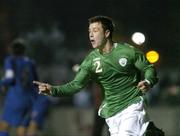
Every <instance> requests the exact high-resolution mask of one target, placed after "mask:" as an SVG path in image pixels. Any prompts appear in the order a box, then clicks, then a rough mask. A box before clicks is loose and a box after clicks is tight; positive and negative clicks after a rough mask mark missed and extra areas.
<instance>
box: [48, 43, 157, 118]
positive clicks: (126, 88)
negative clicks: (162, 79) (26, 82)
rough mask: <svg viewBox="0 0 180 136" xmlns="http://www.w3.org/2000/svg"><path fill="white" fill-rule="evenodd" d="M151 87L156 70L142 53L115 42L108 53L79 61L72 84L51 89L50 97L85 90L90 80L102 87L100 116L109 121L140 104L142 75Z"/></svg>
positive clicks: (91, 55) (155, 80)
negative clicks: (131, 106) (112, 117)
mask: <svg viewBox="0 0 180 136" xmlns="http://www.w3.org/2000/svg"><path fill="white" fill-rule="evenodd" d="M142 73H143V75H144V77H145V79H146V80H148V81H149V82H150V84H151V85H152V86H153V85H154V84H155V83H156V82H157V77H156V71H155V69H154V67H153V65H152V64H150V63H149V62H148V61H147V59H146V57H145V56H144V54H143V53H142V52H141V51H140V50H139V49H137V48H134V47H133V46H130V45H128V44H120V43H114V46H113V48H112V50H111V52H110V53H108V54H104V55H102V54H101V53H100V52H99V49H95V50H93V51H92V52H91V53H90V54H89V55H88V56H87V57H86V58H85V59H84V61H83V62H82V64H81V66H80V70H79V71H78V73H77V74H76V76H75V78H74V80H73V81H71V82H69V83H67V84H64V85H60V86H52V90H51V94H52V96H61V95H69V94H73V93H75V92H77V91H79V90H80V89H81V88H83V87H85V86H86V84H87V83H88V82H89V81H90V80H94V81H96V82H97V83H98V84H99V85H100V86H101V87H102V94H103V101H102V103H101V106H100V108H99V114H100V116H101V117H103V118H108V117H111V116H113V115H115V114H116V113H118V112H120V111H122V110H123V109H124V108H126V107H127V106H129V105H131V104H133V103H136V102H138V101H140V99H141V98H140V96H142V92H141V91H140V90H139V89H138V88H137V84H138V82H139V81H140V80H141V77H142V76H141V75H142Z"/></svg>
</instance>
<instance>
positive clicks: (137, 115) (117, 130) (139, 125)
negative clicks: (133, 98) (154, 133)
mask: <svg viewBox="0 0 180 136" xmlns="http://www.w3.org/2000/svg"><path fill="white" fill-rule="evenodd" d="M106 123H107V124H108V126H109V131H110V134H111V136H143V134H144V133H145V131H146V128H147V126H148V124H149V118H148V115H147V114H146V111H145V108H144V100H143V98H142V100H141V101H140V102H138V103H136V104H132V105H130V106H128V107H127V108H126V109H124V110H123V111H122V112H119V113H117V114H116V115H114V116H112V117H110V118H107V119H106Z"/></svg>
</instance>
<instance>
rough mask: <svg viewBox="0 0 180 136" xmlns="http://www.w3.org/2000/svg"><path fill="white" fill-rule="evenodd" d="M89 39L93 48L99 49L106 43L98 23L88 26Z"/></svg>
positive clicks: (102, 30) (104, 35)
mask: <svg viewBox="0 0 180 136" xmlns="http://www.w3.org/2000/svg"><path fill="white" fill-rule="evenodd" d="M89 39H90V42H91V44H92V47H93V48H100V47H103V45H104V44H105V43H106V39H107V38H106V34H105V32H104V29H103V27H102V24H101V23H100V22H94V23H91V24H90V25H89Z"/></svg>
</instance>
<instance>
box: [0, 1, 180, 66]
mask: <svg viewBox="0 0 180 136" xmlns="http://www.w3.org/2000/svg"><path fill="white" fill-rule="evenodd" d="M179 3H180V2H179V1H178V0H72V1H69V0H1V2H0V57H1V60H0V61H1V63H2V60H3V58H4V56H5V55H6V52H7V47H8V45H9V43H10V42H11V41H12V40H13V39H14V38H16V37H23V38H24V39H26V40H27V41H28V43H29V46H31V47H30V48H29V54H30V55H31V56H33V57H35V59H36V60H37V61H38V63H41V64H46V63H47V62H52V63H63V62H62V60H61V59H60V58H62V57H64V56H63V55H64V54H63V52H69V53H67V54H72V51H73V53H74V52H77V54H78V53H80V54H82V52H85V51H86V50H87V49H90V44H89V41H88V18H89V17H91V16H94V15H107V16H110V17H112V18H113V19H114V22H115V24H116V26H117V29H116V31H115V36H114V37H115V39H116V40H118V41H119V40H120V41H125V42H130V43H131V41H130V37H131V35H132V33H133V32H135V31H141V32H143V33H144V34H145V36H146V42H145V43H144V45H143V47H142V48H143V49H144V50H145V51H147V50H151V49H153V50H156V51H158V52H159V53H160V60H159V62H158V66H159V67H168V68H169V67H170V68H171V67H174V66H176V67H179V59H178V58H179V56H180V55H179V54H180V53H179V51H180V46H179V43H180V40H179V35H180V30H179V29H180V9H179ZM56 52H57V53H56ZM58 52H59V53H58ZM41 53H44V54H46V55H43V57H41ZM69 56H71V55H69ZM81 56H83V55H81ZM66 57H68V55H66ZM50 58H51V59H50ZM58 58H59V59H58ZM69 58H71V57H69ZM68 60H69V61H71V59H68ZM60 61H61V62H60Z"/></svg>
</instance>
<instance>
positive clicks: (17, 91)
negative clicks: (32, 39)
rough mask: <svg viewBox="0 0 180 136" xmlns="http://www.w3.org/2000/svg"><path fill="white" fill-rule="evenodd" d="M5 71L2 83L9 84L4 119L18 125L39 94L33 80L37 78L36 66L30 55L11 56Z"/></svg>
mask: <svg viewBox="0 0 180 136" xmlns="http://www.w3.org/2000/svg"><path fill="white" fill-rule="evenodd" d="M4 72H5V75H4V78H3V79H2V80H1V85H4V86H7V87H8V91H7V96H6V99H5V105H4V113H3V116H2V120H4V121H6V122H8V123H9V124H10V125H14V126H17V125H20V124H21V122H23V119H24V115H25V113H26V112H27V111H28V110H29V109H30V108H31V106H32V104H33V101H35V100H36V98H37V96H38V91H37V90H36V88H35V86H34V85H33V80H37V74H36V68H35V65H34V62H33V61H32V60H30V59H29V58H28V57H25V56H18V57H14V56H9V57H7V58H6V59H5V63H4Z"/></svg>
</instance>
